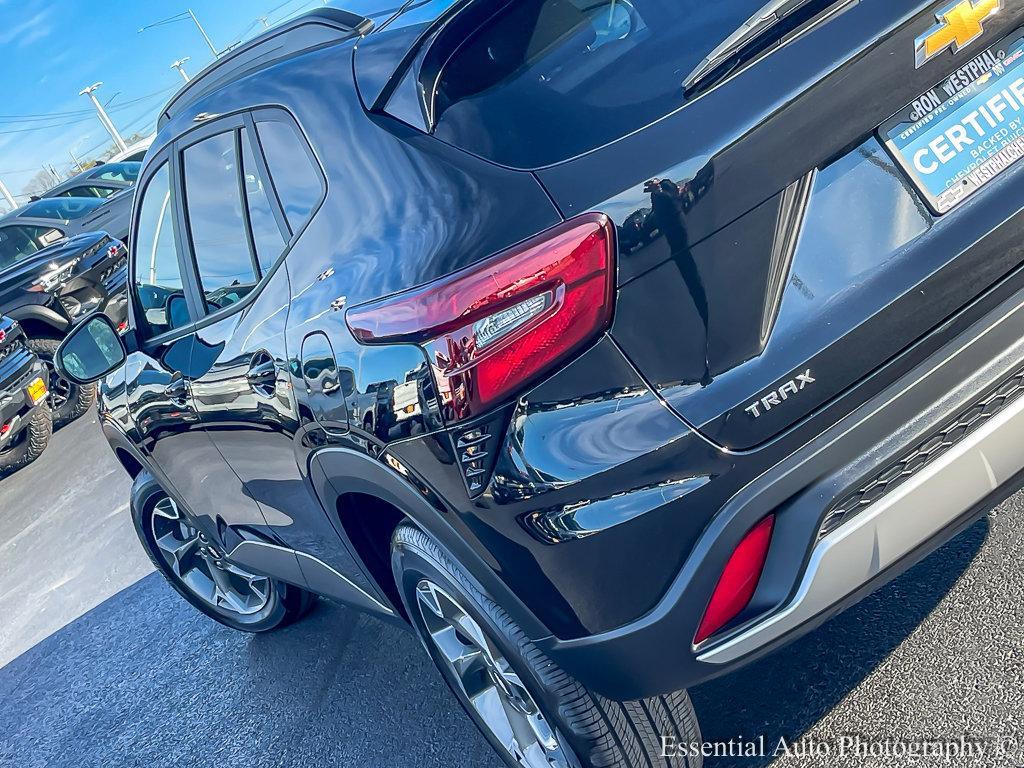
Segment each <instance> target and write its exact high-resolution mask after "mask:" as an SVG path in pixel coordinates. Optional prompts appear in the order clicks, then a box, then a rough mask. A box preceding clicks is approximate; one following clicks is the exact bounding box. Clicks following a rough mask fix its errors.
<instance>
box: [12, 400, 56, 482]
mask: <svg viewBox="0 0 1024 768" xmlns="http://www.w3.org/2000/svg"><path fill="white" fill-rule="evenodd" d="M51 434H53V420H52V419H51V417H50V409H49V407H48V406H47V405H46V404H45V403H44V404H42V405H40V406H39V407H38V408H36V409H35V411H33V412H32V418H31V419H29V422H28V424H26V425H25V427H24V428H23V429H22V430H21V431H20V432H19V433H18V434H17V435H15V437H14V441H13V442H12V443H11V444H10V445H8V446H7V448H5V449H4V450H2V451H0V476H2V475H7V474H10V473H11V472H14V471H15V470H18V469H21V468H22V467H25V466H28V465H29V464H31V463H32V462H33V461H35V460H36V459H38V458H39V457H40V456H42V455H43V451H45V450H46V446H47V444H48V443H49V442H50V435H51Z"/></svg>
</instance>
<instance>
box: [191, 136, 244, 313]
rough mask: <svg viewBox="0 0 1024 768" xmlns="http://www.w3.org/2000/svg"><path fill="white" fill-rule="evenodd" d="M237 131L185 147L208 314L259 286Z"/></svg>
mask: <svg viewBox="0 0 1024 768" xmlns="http://www.w3.org/2000/svg"><path fill="white" fill-rule="evenodd" d="M236 137H237V133H236V132H235V131H230V132H227V133H220V134H217V135H215V136H211V137H210V138H208V139H204V140H202V141H200V142H198V143H197V144H193V145H192V146H190V147H188V148H187V149H185V151H184V152H183V153H182V157H183V168H184V174H185V175H184V186H185V190H184V192H185V202H186V211H187V212H188V213H187V218H188V226H189V231H190V233H191V235H192V250H193V252H194V254H195V259H196V268H197V269H198V272H199V280H200V282H201V284H202V292H203V296H204V297H205V300H206V305H207V310H208V311H210V312H214V311H216V310H218V309H222V308H224V307H227V306H230V305H231V304H234V303H235V302H237V301H240V300H241V299H243V298H244V297H245V296H246V295H247V294H248V293H249V292H250V291H251V290H252V289H253V288H254V287H255V286H256V284H257V283H258V282H259V276H258V274H257V271H256V266H255V263H254V262H253V259H252V256H251V254H250V252H249V243H248V239H247V237H246V225H245V214H244V213H243V210H242V199H241V195H240V184H239V172H240V171H239V163H238V152H237V148H236Z"/></svg>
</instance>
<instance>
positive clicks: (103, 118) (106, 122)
mask: <svg viewBox="0 0 1024 768" xmlns="http://www.w3.org/2000/svg"><path fill="white" fill-rule="evenodd" d="M101 85H103V83H93V84H92V85H90V86H89V87H88V88H83V89H82V90H81V91H79V92H78V95H79V96H88V97H89V100H90V101H92V104H93V106H94V107H96V113H97V114H98V115H99V117H100V122H101V123H103V127H104V128H106V129H107V133H109V134H110V138H112V139H113V140H114V143H115V144H116V145H117V148H118V149H119V150H120V151H121V152H126V151H127V150H128V145H127V144H125V143H124V139H122V138H121V134H120V133H118V132H117V128H115V127H114V124H113V123H112V122H111V121H110V117H109V116H108V115H107V111H106V110H105V109H103V105H102V104H100V101H99V99H97V98H96V94H95V93H94V91H95V90H96V89H97V88H99V87H100V86H101Z"/></svg>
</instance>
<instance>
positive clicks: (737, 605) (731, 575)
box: [693, 515, 775, 643]
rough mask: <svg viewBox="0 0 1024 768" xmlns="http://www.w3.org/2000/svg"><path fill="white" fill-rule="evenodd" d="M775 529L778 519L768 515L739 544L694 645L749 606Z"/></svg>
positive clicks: (712, 599) (719, 581)
mask: <svg viewBox="0 0 1024 768" xmlns="http://www.w3.org/2000/svg"><path fill="white" fill-rule="evenodd" d="M774 527H775V515H768V517H766V518H764V520H762V521H761V522H759V523H758V524H757V525H755V526H754V527H753V528H752V529H751V530H750V532H749V533H747V535H746V536H744V537H743V540H742V541H741V542H740V543H739V545H738V546H737V547H736V549H735V550H733V553H732V556H731V557H730V558H729V562H727V563H726V564H725V570H723V571H722V576H721V578H720V579H719V580H718V585H717V586H716V587H715V592H714V594H713V595H712V596H711V602H709V603H708V607H707V610H706V611H704V618H703V619H702V620H701V623H700V627H699V628H698V629H697V634H696V635H695V636H694V638H693V642H694V643H702V642H704V641H705V640H707V639H708V638H709V637H711V636H712V635H713V634H715V632H717V631H718V630H720V629H721V628H722V627H724V626H725V625H726V624H728V623H729V622H730V621H732V620H733V619H735V618H736V617H737V616H739V614H740V612H741V611H742V610H743V609H744V608H746V607H747V606H748V605H749V604H750V599H751V598H752V597H753V596H754V591H755V590H756V589H757V583H758V582H759V581H760V580H761V572H762V571H763V570H764V563H765V560H766V559H767V557H768V545H769V544H771V541H772V529H773V528H774Z"/></svg>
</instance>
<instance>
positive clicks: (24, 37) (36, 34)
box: [0, 9, 53, 48]
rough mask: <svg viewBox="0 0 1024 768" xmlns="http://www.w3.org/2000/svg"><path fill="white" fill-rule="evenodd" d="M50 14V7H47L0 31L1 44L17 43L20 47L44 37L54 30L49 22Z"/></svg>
mask: <svg viewBox="0 0 1024 768" xmlns="http://www.w3.org/2000/svg"><path fill="white" fill-rule="evenodd" d="M49 15H50V11H49V9H45V10H42V11H39V13H37V14H35V15H33V16H30V17H29V18H27V19H25V20H24V21H22V22H21V23H19V24H15V25H14V26H11V27H8V28H7V29H5V30H3V31H2V32H0V45H8V44H9V43H17V45H18V47H19V48H23V47H25V46H26V45H30V44H31V43H34V42H36V41H37V40H41V39H43V38H44V37H46V36H47V35H49V34H50V33H51V32H52V31H53V27H52V26H51V25H50V24H48V23H47V20H48V18H49Z"/></svg>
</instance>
